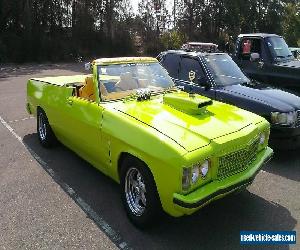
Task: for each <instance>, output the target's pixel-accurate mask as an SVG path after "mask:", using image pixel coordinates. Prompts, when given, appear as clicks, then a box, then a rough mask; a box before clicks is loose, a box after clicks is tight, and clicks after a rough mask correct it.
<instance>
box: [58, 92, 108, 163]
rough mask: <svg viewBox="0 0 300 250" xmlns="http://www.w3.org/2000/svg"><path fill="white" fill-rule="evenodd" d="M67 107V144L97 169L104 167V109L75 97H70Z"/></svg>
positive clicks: (94, 103)
mask: <svg viewBox="0 0 300 250" xmlns="http://www.w3.org/2000/svg"><path fill="white" fill-rule="evenodd" d="M66 105H67V112H66V117H65V118H64V120H65V121H66V122H65V126H67V131H68V132H67V137H68V138H67V144H68V145H69V146H70V147H71V148H72V149H73V150H74V151H76V152H77V153H78V154H79V155H80V156H82V157H83V158H84V159H85V160H87V161H88V162H90V163H91V164H92V165H94V166H96V167H97V168H100V167H102V166H104V165H105V160H104V158H105V157H104V147H103V146H102V138H101V123H102V113H103V108H102V107H101V106H100V105H99V104H97V103H96V102H92V101H89V100H86V99H83V98H78V97H75V96H72V97H69V98H68V99H67V104H66Z"/></svg>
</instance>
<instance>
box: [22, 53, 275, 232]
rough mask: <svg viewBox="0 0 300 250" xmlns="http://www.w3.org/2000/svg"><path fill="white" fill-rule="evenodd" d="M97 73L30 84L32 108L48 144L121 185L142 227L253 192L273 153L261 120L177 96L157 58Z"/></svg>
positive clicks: (106, 65) (105, 63)
mask: <svg viewBox="0 0 300 250" xmlns="http://www.w3.org/2000/svg"><path fill="white" fill-rule="evenodd" d="M91 69H92V74H90V75H74V76H58V77H45V78H34V79H30V80H29V81H28V84H27V110H28V112H29V113H30V114H33V115H35V116H36V117H37V134H38V138H39V140H40V142H41V144H42V145H43V146H45V147H49V146H51V145H54V143H55V140H56V139H58V140H59V141H60V142H61V143H63V144H64V145H66V146H67V147H69V148H70V149H72V150H73V151H75V152H76V153H77V154H78V155H80V156H81V157H82V158H84V159H85V160H87V161H88V162H90V163H91V164H92V165H93V166H94V167H96V168H97V169H99V170H101V172H103V173H105V174H106V175H108V176H110V177H111V178H113V179H114V180H115V181H117V182H118V183H120V186H121V192H122V193H121V195H122V201H123V204H124V207H125V209H126V212H127V214H128V217H129V218H130V220H131V221H132V222H133V223H134V224H135V225H137V226H146V225H149V224H150V223H152V222H153V221H155V218H158V214H159V213H160V212H161V211H165V212H166V213H168V214H169V215H172V216H176V217H178V216H182V215H186V214H191V213H193V212H195V211H196V210H198V209H199V208H201V207H203V206H204V205H206V204H208V203H209V202H211V201H213V200H216V199H218V198H221V197H223V196H225V195H227V194H229V193H231V192H233V191H237V190H240V189H243V188H245V187H247V186H248V185H249V184H251V183H252V181H253V179H254V177H255V176H256V174H257V173H258V171H259V170H260V168H261V167H262V166H263V165H264V163H266V162H267V161H268V160H269V159H270V157H271V155H272V149H270V148H269V147H268V146H267V144H268V137H269V123H268V122H267V121H266V120H265V119H264V118H262V117H260V116H258V115H255V114H252V113H250V112H248V111H245V110H242V109H240V108H237V107H234V106H231V105H228V104H224V103H221V102H218V101H213V100H210V99H209V98H206V97H203V96H200V95H194V94H188V93H185V92H181V91H179V90H178V89H176V88H175V86H174V84H173V82H172V80H171V78H170V77H169V75H168V74H167V72H166V71H165V70H164V69H163V68H162V66H161V65H160V64H159V63H158V61H157V60H156V59H154V58H150V57H143V58H136V57H131V58H102V59H98V60H95V61H93V62H92V63H91Z"/></svg>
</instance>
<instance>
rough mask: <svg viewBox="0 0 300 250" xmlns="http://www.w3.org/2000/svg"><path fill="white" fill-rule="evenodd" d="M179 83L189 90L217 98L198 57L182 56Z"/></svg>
mask: <svg viewBox="0 0 300 250" xmlns="http://www.w3.org/2000/svg"><path fill="white" fill-rule="evenodd" d="M177 84H178V85H181V86H183V87H184V90H185V91H187V92H194V93H197V94H201V95H204V96H207V97H210V98H213V99H215V90H214V88H212V86H211V85H210V82H209V80H208V79H207V76H206V74H205V71H204V70H203V68H202V66H201V64H200V62H199V58H198V57H191V56H182V57H181V60H180V65H179V72H178V80H177Z"/></svg>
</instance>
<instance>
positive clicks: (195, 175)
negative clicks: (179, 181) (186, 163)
mask: <svg viewBox="0 0 300 250" xmlns="http://www.w3.org/2000/svg"><path fill="white" fill-rule="evenodd" d="M198 179H199V167H198V166H195V167H193V168H192V183H195V182H196V181H197V180H198Z"/></svg>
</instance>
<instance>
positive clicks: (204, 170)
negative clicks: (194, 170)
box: [200, 160, 209, 178]
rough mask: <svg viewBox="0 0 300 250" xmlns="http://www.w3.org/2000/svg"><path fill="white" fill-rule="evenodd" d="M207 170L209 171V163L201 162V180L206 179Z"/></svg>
mask: <svg viewBox="0 0 300 250" xmlns="http://www.w3.org/2000/svg"><path fill="white" fill-rule="evenodd" d="M208 169H209V161H208V160H206V161H205V162H203V163H202V164H201V166H200V171H201V175H202V177H203V178H205V177H206V175H207V173H208Z"/></svg>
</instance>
